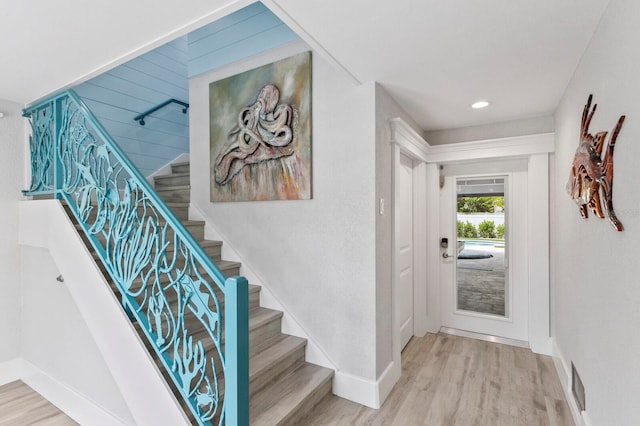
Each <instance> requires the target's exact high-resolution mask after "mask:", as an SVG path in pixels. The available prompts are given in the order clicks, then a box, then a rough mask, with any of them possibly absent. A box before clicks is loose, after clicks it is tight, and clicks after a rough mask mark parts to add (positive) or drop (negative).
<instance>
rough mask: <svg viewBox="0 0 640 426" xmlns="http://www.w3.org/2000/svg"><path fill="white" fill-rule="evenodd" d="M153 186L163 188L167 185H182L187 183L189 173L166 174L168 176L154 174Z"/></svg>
mask: <svg viewBox="0 0 640 426" xmlns="http://www.w3.org/2000/svg"><path fill="white" fill-rule="evenodd" d="M153 182H154V186H155V187H156V189H160V188H165V187H168V186H183V185H189V175H184V176H181V175H177V176H173V175H168V176H156V177H154V178H153Z"/></svg>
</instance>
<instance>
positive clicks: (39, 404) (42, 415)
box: [0, 381, 77, 426]
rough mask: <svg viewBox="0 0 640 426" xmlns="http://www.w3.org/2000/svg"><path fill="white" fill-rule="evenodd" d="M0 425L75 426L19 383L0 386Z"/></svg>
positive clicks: (41, 398) (47, 402)
mask: <svg viewBox="0 0 640 426" xmlns="http://www.w3.org/2000/svg"><path fill="white" fill-rule="evenodd" d="M0 425H2V426H27V425H43V426H44V425H46V426H67V425H77V423H76V422H74V421H73V420H71V419H70V418H69V417H67V416H66V415H64V413H62V411H60V410H58V409H57V408H56V406H55V405H53V404H51V403H50V402H49V401H47V400H46V399H44V398H43V397H42V396H40V395H39V394H38V393H37V392H36V391H34V390H33V389H31V388H30V387H29V386H27V385H26V384H24V383H23V382H21V381H17V382H11V383H7V384H6V385H3V386H0Z"/></svg>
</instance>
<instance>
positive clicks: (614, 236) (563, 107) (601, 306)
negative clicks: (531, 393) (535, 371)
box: [551, 0, 640, 425]
mask: <svg viewBox="0 0 640 426" xmlns="http://www.w3.org/2000/svg"><path fill="white" fill-rule="evenodd" d="M639 27H640V2H638V1H636V0H612V2H611V3H610V5H609V8H608V10H607V12H606V13H605V15H604V16H603V19H602V21H601V23H600V26H599V28H598V30H597V32H596V33H595V35H594V38H593V40H592V41H591V44H590V45H589V47H588V49H587V50H586V52H585V54H584V57H583V58H582V60H581V62H580V64H579V66H578V68H577V70H576V72H575V75H574V77H573V79H572V81H571V83H570V85H569V87H568V88H567V91H566V92H565V94H564V96H563V98H562V102H561V104H560V106H559V108H558V110H557V113H556V137H557V138H556V144H557V147H556V158H555V160H554V162H555V173H554V174H555V179H554V181H553V182H552V187H551V190H552V197H554V200H553V205H555V208H554V210H553V211H552V212H551V221H552V222H551V223H552V232H551V249H552V252H551V260H552V262H553V263H552V298H553V306H554V307H555V308H554V321H553V325H552V334H553V336H554V338H555V343H556V346H557V348H558V349H559V352H561V353H562V354H563V355H564V361H565V363H567V364H568V363H569V362H571V361H573V362H574V364H575V366H576V368H577V370H578V372H579V374H580V375H581V377H582V381H583V383H584V385H585V389H586V406H587V411H586V416H587V418H588V419H589V420H590V422H591V423H592V424H593V425H631V424H637V422H638V416H639V413H638V409H639V407H638V404H637V396H638V395H640V368H639V367H640V362H639V361H638V360H639V358H638V353H640V333H639V332H638V325H639V324H640V309H639V306H640V285H639V283H638V276H640V262H638V242H639V241H640V203H639V201H638V200H639V198H638V188H640V174H639V173H638V158H640V143H639V141H640V96H639V94H640V78H639V77H638V76H640V57H639V56H638V46H640V31H638V28H639ZM590 93H593V94H594V101H595V102H596V103H597V104H598V109H597V112H596V113H595V116H594V118H593V121H592V123H591V128H590V131H591V133H592V134H595V133H596V132H599V131H603V130H607V131H611V129H612V128H613V126H614V125H615V123H616V122H617V120H618V117H619V116H620V115H622V114H626V115H627V120H626V122H625V124H624V126H623V128H622V131H621V132H620V136H619V138H618V141H617V144H616V151H615V154H614V166H615V176H614V185H613V188H614V198H613V205H614V207H615V210H616V212H617V214H618V218H619V219H620V220H621V222H622V223H623V225H624V227H625V230H624V231H623V232H616V230H615V229H614V228H613V227H612V226H611V224H610V223H609V222H608V220H606V219H604V220H603V219H598V218H596V217H593V214H591V215H590V216H591V217H590V218H589V219H588V220H584V219H582V218H581V217H580V214H579V212H578V208H577V206H576V205H575V204H574V203H573V201H572V200H571V199H570V198H569V196H568V195H567V193H566V191H565V185H566V182H567V179H568V177H569V169H570V166H571V163H572V160H573V155H574V152H575V149H576V147H577V146H578V140H579V139H578V137H579V130H580V119H581V115H582V109H583V107H584V104H585V103H586V101H587V97H588V95H589V94H590Z"/></svg>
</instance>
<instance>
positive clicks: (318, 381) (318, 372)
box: [77, 163, 333, 425]
mask: <svg viewBox="0 0 640 426" xmlns="http://www.w3.org/2000/svg"><path fill="white" fill-rule="evenodd" d="M189 179H190V178H189V163H180V164H174V165H173V166H172V173H171V174H170V175H166V176H158V177H155V179H154V181H155V188H156V191H157V193H158V194H159V195H160V196H161V197H162V198H163V199H164V200H165V202H166V203H167V205H168V206H169V207H170V208H171V209H172V210H173V212H174V213H175V214H176V216H177V217H178V218H179V219H180V220H181V221H182V222H183V224H184V225H185V227H186V228H187V229H188V230H189V232H190V233H191V234H192V235H193V237H194V238H195V239H196V240H197V241H198V242H199V244H200V245H201V246H202V248H203V249H204V250H205V252H206V253H207V254H208V255H209V256H211V258H212V259H213V260H214V261H215V262H216V264H217V265H218V266H219V268H220V269H221V270H222V272H223V273H224V274H225V275H226V276H235V275H240V267H241V264H240V263H238V262H230V261H226V260H222V258H221V248H222V242H220V241H210V240H205V239H204V225H205V223H204V222H203V221H192V220H189V219H188V211H189V202H190V186H189ZM77 227H78V228H79V225H77ZM81 235H83V233H82V232H81ZM85 242H87V243H88V241H85ZM89 247H90V246H89ZM94 258H96V261H97V263H98V264H99V265H101V262H100V261H99V260H98V255H97V254H95V253H94ZM103 273H104V274H105V276H106V277H108V274H107V273H106V270H105V269H103ZM109 281H110V280H109ZM111 286H112V288H113V290H114V292H115V293H116V295H119V292H118V290H117V289H116V287H115V284H114V283H111ZM249 309H250V310H249V357H250V359H249V381H250V398H251V399H250V418H251V424H252V425H280V424H296V422H297V421H298V419H301V418H302V417H304V416H305V415H307V414H308V413H309V412H310V411H311V410H312V409H313V407H315V405H317V403H318V402H320V401H321V400H322V399H323V398H324V397H325V396H326V395H328V394H329V393H330V392H331V380H332V377H333V371H332V370H330V369H327V368H323V367H319V366H317V365H314V364H310V363H307V362H306V361H305V347H306V343H307V342H306V339H302V338H299V337H295V336H290V335H286V334H283V333H282V332H281V320H282V312H280V311H276V310H273V309H267V308H263V307H261V306H260V287H259V286H256V285H251V284H250V285H249ZM194 326H198V325H197V324H192V325H190V327H194ZM136 328H137V330H138V333H139V334H140V335H141V336H142V335H143V332H142V330H140V329H139V326H138V325H137V324H136ZM203 332H204V329H203ZM142 341H143V342H147V339H146V338H145V337H144V336H143V337H142ZM147 348H148V349H149V352H150V353H151V354H152V356H154V357H155V352H154V351H153V349H152V348H151V347H150V346H147ZM207 349H208V348H207ZM156 363H157V364H158V365H159V367H160V371H161V372H164V368H163V367H162V366H161V364H160V361H159V360H158V359H157V358H156ZM165 380H166V381H167V383H168V384H169V386H170V387H171V388H172V389H174V387H173V383H172V381H171V380H170V379H169V378H168V376H167V375H166V374H165ZM174 393H175V394H176V396H177V398H178V400H179V401H181V398H180V396H179V394H178V393H177V390H175V389H174ZM183 408H184V409H185V413H187V415H188V416H189V417H190V419H191V421H192V423H194V424H195V422H194V419H193V418H192V417H191V414H190V412H189V410H188V409H187V408H186V406H184V407H183Z"/></svg>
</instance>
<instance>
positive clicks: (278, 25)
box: [187, 2, 298, 77]
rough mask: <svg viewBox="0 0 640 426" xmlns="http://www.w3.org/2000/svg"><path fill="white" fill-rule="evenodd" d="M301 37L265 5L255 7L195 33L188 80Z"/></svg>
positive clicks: (260, 4)
mask: <svg viewBox="0 0 640 426" xmlns="http://www.w3.org/2000/svg"><path fill="white" fill-rule="evenodd" d="M297 38H298V36H297V35H296V34H295V33H294V32H293V31H292V30H291V29H290V28H289V27H287V26H286V25H284V24H283V23H282V21H281V20H280V19H279V18H278V17H277V16H275V15H274V14H273V13H272V12H271V11H270V10H269V9H267V8H266V6H264V5H263V4H262V3H259V2H258V3H253V4H252V5H250V6H247V7H245V8H243V9H241V10H239V11H237V12H235V13H232V14H231V15H229V16H225V17H224V18H222V19H220V20H218V21H216V22H213V23H211V24H209V25H207V26H206V27H203V28H201V29H198V30H196V31H193V32H192V33H190V34H189V35H188V36H187V41H188V44H189V49H188V52H189V77H193V76H195V75H197V74H201V73H203V72H206V71H210V70H212V69H215V68H219V67H221V66H224V65H227V64H230V63H232V62H236V61H238V60H241V59H244V58H248V57H250V56H253V55H255V54H257V53H260V52H263V51H265V50H268V49H272V48H274V47H277V46H281V45H283V44H285V43H288V42H291V41H293V40H296V39H297Z"/></svg>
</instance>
